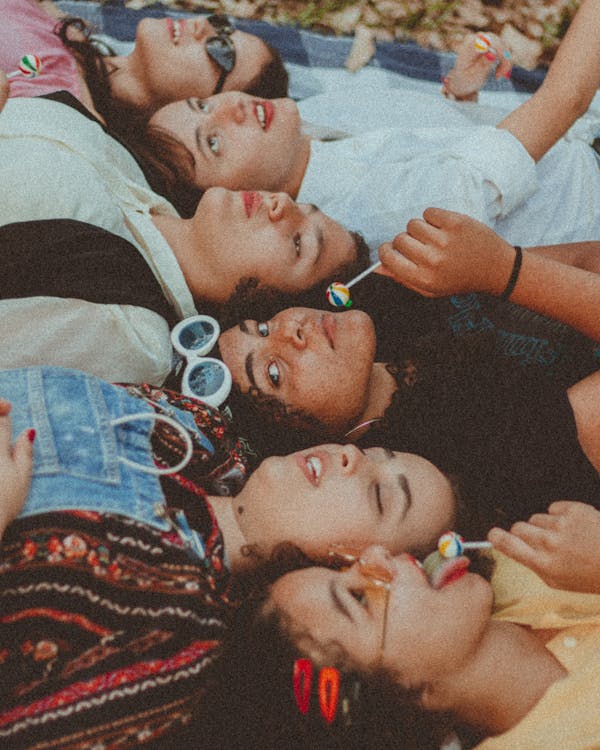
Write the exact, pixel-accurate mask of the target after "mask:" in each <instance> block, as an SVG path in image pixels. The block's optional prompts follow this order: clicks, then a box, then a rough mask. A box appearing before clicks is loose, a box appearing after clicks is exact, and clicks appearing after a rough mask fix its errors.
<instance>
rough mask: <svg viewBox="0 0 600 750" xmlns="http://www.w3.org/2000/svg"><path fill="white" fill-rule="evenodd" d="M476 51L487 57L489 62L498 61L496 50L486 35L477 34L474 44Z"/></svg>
mask: <svg viewBox="0 0 600 750" xmlns="http://www.w3.org/2000/svg"><path fill="white" fill-rule="evenodd" d="M473 45H474V46H475V49H476V50H477V51H478V52H481V54H482V55H485V56H486V58H487V59H488V60H490V62H491V61H493V60H495V59H496V50H495V49H494V48H493V47H492V43H491V41H490V39H489V37H487V36H486V35H485V34H477V36H476V37H475V41H474V42H473Z"/></svg>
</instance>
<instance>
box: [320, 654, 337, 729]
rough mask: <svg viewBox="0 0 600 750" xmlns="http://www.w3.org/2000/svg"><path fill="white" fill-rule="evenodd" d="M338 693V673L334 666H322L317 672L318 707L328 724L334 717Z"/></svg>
mask: <svg viewBox="0 0 600 750" xmlns="http://www.w3.org/2000/svg"><path fill="white" fill-rule="evenodd" d="M339 693H340V673H339V672H338V670H337V669H336V668H335V667H323V669H322V670H321V672H320V674H319V707H320V708H321V713H322V714H323V718H324V719H325V721H326V722H327V723H328V724H331V722H332V721H333V720H334V718H335V712H336V710H337V703H338V696H339Z"/></svg>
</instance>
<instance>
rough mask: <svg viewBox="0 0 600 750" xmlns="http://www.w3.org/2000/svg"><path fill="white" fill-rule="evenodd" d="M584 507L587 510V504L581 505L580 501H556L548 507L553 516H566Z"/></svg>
mask: <svg viewBox="0 0 600 750" xmlns="http://www.w3.org/2000/svg"><path fill="white" fill-rule="evenodd" d="M582 507H583V508H585V507H586V503H580V502H579V501H578V500H555V501H554V502H553V503H552V504H551V505H549V506H548V513H549V514H550V515H551V516H564V515H565V514H566V513H569V512H570V511H573V510H576V509H578V508H582Z"/></svg>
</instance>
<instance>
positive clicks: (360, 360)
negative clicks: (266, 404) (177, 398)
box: [219, 307, 375, 434]
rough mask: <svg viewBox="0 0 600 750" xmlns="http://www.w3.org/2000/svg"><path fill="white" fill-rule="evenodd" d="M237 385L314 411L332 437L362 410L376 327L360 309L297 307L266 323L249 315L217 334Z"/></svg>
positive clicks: (368, 379) (287, 404) (291, 406)
mask: <svg viewBox="0 0 600 750" xmlns="http://www.w3.org/2000/svg"><path fill="white" fill-rule="evenodd" d="M219 349H220V352H221V356H222V358H223V360H224V361H225V363H226V364H227V366H228V367H229V369H230V370H231V375H232V377H233V381H234V383H236V384H237V385H238V387H239V388H240V389H241V390H242V392H247V391H249V390H250V389H251V388H252V389H255V390H257V391H258V392H259V393H263V394H265V395H267V396H272V397H274V398H277V399H278V400H279V401H281V402H283V403H284V404H285V405H286V406H287V407H288V408H290V409H300V410H303V411H304V412H307V413H308V414H310V415H312V416H313V417H314V418H315V419H317V420H319V422H320V423H321V424H322V425H324V426H326V427H327V428H328V429H329V431H330V432H331V433H332V434H335V433H339V432H345V431H346V430H348V429H349V428H350V427H351V426H353V424H354V422H355V421H356V419H357V418H358V417H360V416H361V415H362V413H363V411H364V408H365V405H366V401H367V397H368V395H369V385H370V380H371V376H372V372H373V358H374V356H375V330H374V327H373V323H372V321H371V318H369V316H368V315H367V314H366V313H364V312H362V311H361V310H348V311H346V312H344V313H341V314H339V313H327V312H323V311H322V310H312V309H309V308H303V307H291V308H288V309H287V310H283V311H282V312H280V313H278V314H277V315H275V317H273V318H271V320H269V321H268V322H266V323H263V322H259V321H256V320H247V321H244V322H243V323H240V325H239V326H235V327H234V328H230V329H229V330H227V331H225V333H223V334H221V337H220V338H219Z"/></svg>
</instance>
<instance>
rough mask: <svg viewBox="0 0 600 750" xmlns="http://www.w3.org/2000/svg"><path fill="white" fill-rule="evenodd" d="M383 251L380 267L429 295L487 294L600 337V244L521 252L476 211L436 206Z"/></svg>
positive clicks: (569, 244) (556, 246) (546, 247)
mask: <svg viewBox="0 0 600 750" xmlns="http://www.w3.org/2000/svg"><path fill="white" fill-rule="evenodd" d="M379 255H380V258H381V261H382V264H383V265H382V267H381V269H380V272H382V273H385V274H386V275H389V276H391V277H392V278H394V279H395V280H396V281H398V282H399V283H401V284H403V285H404V286H406V287H408V288H409V289H412V290H413V291H416V292H418V293H419V294H422V295H424V296H426V297H446V296H449V295H452V294H464V293H467V292H485V293H487V294H491V295H494V296H496V297H500V298H501V299H504V300H507V299H510V301H511V302H515V303H517V304H519V305H522V306H523V307H527V308H529V309H530V310H533V311H534V312H537V313H540V314H542V315H547V316H548V317H551V318H554V319H556V320H560V321H561V322H563V323H566V324H567V325H570V326H571V327H573V328H575V329H576V330H578V331H580V332H581V333H583V334H584V335H586V336H588V337H590V338H591V339H594V340H595V341H600V317H599V316H598V308H599V306H600V242H580V243H568V244H563V245H552V246H544V247H532V248H525V249H523V250H521V249H520V248H515V247H514V246H513V245H511V244H510V243H509V242H507V241H506V240H504V239H502V237H500V236H499V235H497V234H496V233H495V232H494V231H493V230H492V229H490V228H489V227H487V226H486V225H485V224H483V223H481V222H479V221H476V220H475V219H472V218H470V217H469V216H465V215H464V214H459V213H455V212H454V211H446V210H445V209H441V208H428V209H426V211H425V212H424V213H423V218H422V219H412V220H411V221H409V222H408V224H407V227H406V231H405V232H402V233H401V234H398V235H396V237H395V238H394V240H393V241H392V242H386V243H385V244H384V245H382V246H381V248H380V250H379Z"/></svg>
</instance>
